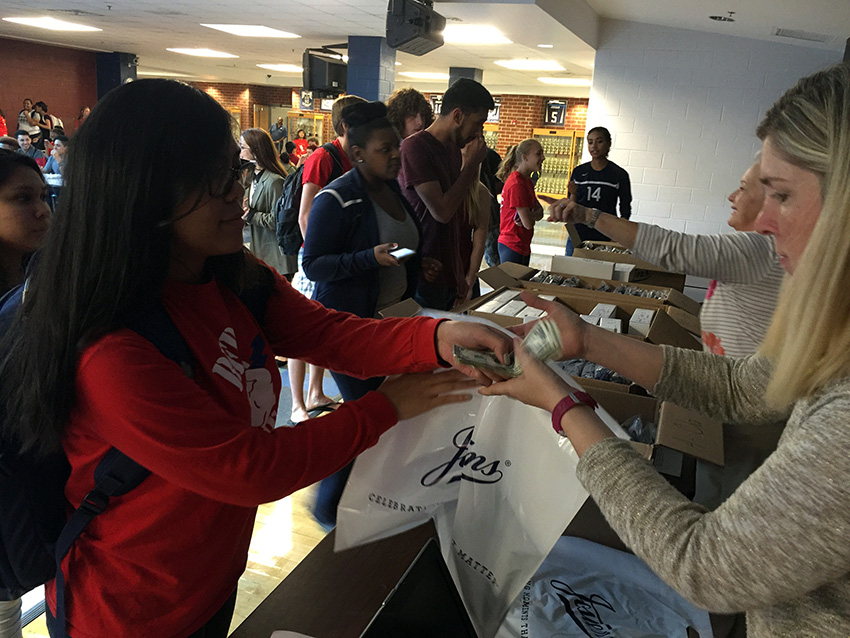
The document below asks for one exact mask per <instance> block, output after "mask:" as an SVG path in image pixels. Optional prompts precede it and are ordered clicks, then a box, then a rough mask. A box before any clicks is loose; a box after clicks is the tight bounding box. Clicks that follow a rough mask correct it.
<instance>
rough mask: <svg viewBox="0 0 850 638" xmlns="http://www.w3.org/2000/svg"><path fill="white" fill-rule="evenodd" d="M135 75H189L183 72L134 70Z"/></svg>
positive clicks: (169, 76) (178, 76) (157, 76)
mask: <svg viewBox="0 0 850 638" xmlns="http://www.w3.org/2000/svg"><path fill="white" fill-rule="evenodd" d="M136 75H141V76H147V77H154V78H188V77H192V76H191V75H186V74H185V73H174V72H172V71H136Z"/></svg>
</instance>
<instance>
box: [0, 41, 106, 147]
mask: <svg viewBox="0 0 850 638" xmlns="http://www.w3.org/2000/svg"><path fill="white" fill-rule="evenodd" d="M26 97H28V98H32V99H33V100H34V101H36V102H38V101H39V100H41V101H43V102H45V103H46V104H47V106H48V112H49V113H51V114H52V115H56V116H58V117H59V118H60V119H61V120H62V123H63V124H65V132H66V133H68V134H71V133H73V132H74V131H75V130H76V120H77V116H78V115H79V114H80V108H81V107H83V106H89V107H91V106H94V103H95V102H96V101H97V67H96V65H95V54H94V53H92V52H91V51H80V50H78V49H66V48H62V47H54V46H50V45H46V44H40V43H36V42H23V41H21V40H7V39H4V38H0V109H2V111H3V112H4V113H5V114H6V124H7V126H8V127H9V133H10V134H14V132H15V129H16V128H17V125H18V111H20V110H21V103H22V102H23V100H24V98H26Z"/></svg>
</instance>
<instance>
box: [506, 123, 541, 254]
mask: <svg viewBox="0 0 850 638" xmlns="http://www.w3.org/2000/svg"><path fill="white" fill-rule="evenodd" d="M544 159H546V158H545V156H544V155H543V146H542V145H541V144H540V142H538V141H537V140H535V139H532V138H528V139H526V140H523V141H522V142H520V143H519V144H517V145H516V146H511V147H510V148H509V149H508V151H507V153H505V159H503V160H502V164H501V166H499V171H498V172H497V173H496V177H498V178H499V179H501V180H503V181H504V182H505V185H504V187H503V188H502V211H501V217H500V223H499V259H501V261H502V263H505V262H507V261H511V262H513V263H516V264H522V265H523V266H528V262H529V261H530V259H531V238H532V237H534V223H535V222H537V221H540V220H541V219H543V206H541V205H540V202H538V201H537V196H536V195H535V194H534V184H533V183H532V181H531V174H532V173H533V172H535V171H537V172H540V170H541V168H542V167H543V160H544Z"/></svg>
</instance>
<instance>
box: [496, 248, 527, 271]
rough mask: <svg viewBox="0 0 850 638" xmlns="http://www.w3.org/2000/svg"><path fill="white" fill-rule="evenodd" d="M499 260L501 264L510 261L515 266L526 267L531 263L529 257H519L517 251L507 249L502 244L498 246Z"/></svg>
mask: <svg viewBox="0 0 850 638" xmlns="http://www.w3.org/2000/svg"><path fill="white" fill-rule="evenodd" d="M499 258H500V259H501V260H502V263H503V264H504V263H507V262H509V261H511V262H513V263H515V264H522V265H523V266H528V262H529V261H531V255H520V254H519V253H518V252H517V251H515V250H513V249H511V248H508V247H507V246H505V245H504V244H502V243H500V244H499Z"/></svg>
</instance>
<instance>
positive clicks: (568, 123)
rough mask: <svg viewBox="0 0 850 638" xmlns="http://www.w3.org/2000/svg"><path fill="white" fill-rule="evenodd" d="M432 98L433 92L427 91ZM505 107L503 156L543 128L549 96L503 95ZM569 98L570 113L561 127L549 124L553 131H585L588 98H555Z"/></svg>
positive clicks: (499, 149)
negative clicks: (537, 129) (533, 132)
mask: <svg viewBox="0 0 850 638" xmlns="http://www.w3.org/2000/svg"><path fill="white" fill-rule="evenodd" d="M424 95H425V98H426V99H428V100H430V99H431V95H432V94H431V93H425V94H424ZM496 97H499V98H501V100H502V106H501V110H500V111H499V143H498V144H497V146H496V151H497V152H498V153H499V154H500V155H504V154H505V151H507V150H508V147H509V146H512V145H514V144H518V143H519V142H521V141H523V140H524V139H526V138H529V137H531V136H532V131H533V130H534V129H536V128H544V126H545V125H544V124H543V118H544V116H545V108H546V102H547V101H548V100H549V99H550V98H545V97H540V96H537V95H501V96H496ZM552 99H566V101H567V114H566V117H565V119H564V126H562V127H552V126H550V127H546V128H549V129H552V130H557V129H567V130H579V131H584V130H585V126H586V124H587V106H588V98H586V97H578V98H572V97H571V98H552Z"/></svg>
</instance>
